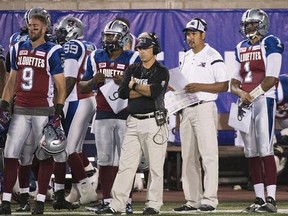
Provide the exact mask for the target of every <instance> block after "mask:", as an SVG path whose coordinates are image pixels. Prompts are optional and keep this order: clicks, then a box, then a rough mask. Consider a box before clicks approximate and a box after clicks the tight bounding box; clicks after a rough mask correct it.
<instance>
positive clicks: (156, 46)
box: [148, 32, 161, 55]
mask: <svg viewBox="0 0 288 216" xmlns="http://www.w3.org/2000/svg"><path fill="white" fill-rule="evenodd" d="M148 35H149V36H150V37H151V39H152V44H153V55H157V54H159V53H160V52H161V47H160V42H159V39H158V37H157V35H156V34H155V32H151V33H149V34H148Z"/></svg>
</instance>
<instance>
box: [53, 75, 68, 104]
mask: <svg viewBox="0 0 288 216" xmlns="http://www.w3.org/2000/svg"><path fill="white" fill-rule="evenodd" d="M53 78H54V82H55V86H56V88H57V104H64V102H65V100H66V82H65V77H64V73H59V74H55V75H54V76H53Z"/></svg>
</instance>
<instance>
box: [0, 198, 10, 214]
mask: <svg viewBox="0 0 288 216" xmlns="http://www.w3.org/2000/svg"><path fill="white" fill-rule="evenodd" d="M0 215H11V206H10V202H8V201H2V204H1V206H0Z"/></svg>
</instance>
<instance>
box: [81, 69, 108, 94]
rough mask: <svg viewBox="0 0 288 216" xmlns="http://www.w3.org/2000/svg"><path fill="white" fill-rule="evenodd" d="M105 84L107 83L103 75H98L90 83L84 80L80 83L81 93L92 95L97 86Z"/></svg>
mask: <svg viewBox="0 0 288 216" xmlns="http://www.w3.org/2000/svg"><path fill="white" fill-rule="evenodd" d="M104 82H105V75H104V74H103V73H96V74H95V76H94V77H93V78H92V79H90V80H88V81H83V80H82V81H80V82H79V86H80V91H81V93H90V92H92V90H93V88H94V87H95V86H96V85H97V84H99V83H104Z"/></svg>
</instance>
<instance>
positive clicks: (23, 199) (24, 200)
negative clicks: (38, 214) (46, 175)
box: [16, 193, 30, 212]
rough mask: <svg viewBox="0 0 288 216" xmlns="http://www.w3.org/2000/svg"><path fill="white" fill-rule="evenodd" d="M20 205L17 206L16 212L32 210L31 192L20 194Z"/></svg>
mask: <svg viewBox="0 0 288 216" xmlns="http://www.w3.org/2000/svg"><path fill="white" fill-rule="evenodd" d="M19 203H20V206H19V207H18V208H16V212H30V203H29V193H20V194H19Z"/></svg>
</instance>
